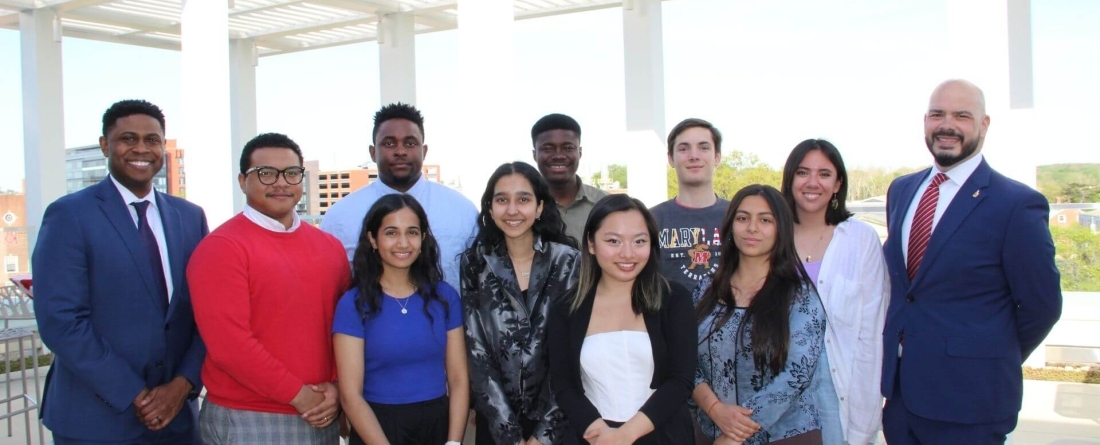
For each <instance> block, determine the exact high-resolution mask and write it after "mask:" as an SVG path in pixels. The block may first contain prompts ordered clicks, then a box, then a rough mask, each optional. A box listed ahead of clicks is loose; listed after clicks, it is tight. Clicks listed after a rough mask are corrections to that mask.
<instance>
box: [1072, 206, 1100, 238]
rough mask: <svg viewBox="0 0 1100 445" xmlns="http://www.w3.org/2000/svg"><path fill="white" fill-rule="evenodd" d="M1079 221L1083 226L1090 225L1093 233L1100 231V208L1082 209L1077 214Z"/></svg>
mask: <svg viewBox="0 0 1100 445" xmlns="http://www.w3.org/2000/svg"><path fill="white" fill-rule="evenodd" d="M1077 223H1078V224H1080V225H1081V227H1088V228H1089V229H1090V230H1092V233H1096V232H1097V231H1100V209H1089V210H1082V211H1081V212H1080V213H1079V214H1078V215H1077Z"/></svg>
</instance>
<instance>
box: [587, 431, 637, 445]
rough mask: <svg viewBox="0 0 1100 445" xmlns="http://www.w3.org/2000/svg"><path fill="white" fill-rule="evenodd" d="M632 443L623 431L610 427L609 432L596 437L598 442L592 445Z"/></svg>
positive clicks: (627, 444) (623, 444) (624, 444)
mask: <svg viewBox="0 0 1100 445" xmlns="http://www.w3.org/2000/svg"><path fill="white" fill-rule="evenodd" d="M632 443H634V441H633V440H630V438H629V437H626V433H624V432H623V430H621V429H618V428H610V427H609V428H608V429H607V431H605V432H603V433H601V434H600V435H599V437H596V441H595V442H592V445H630V444H632Z"/></svg>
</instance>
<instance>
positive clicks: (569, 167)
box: [535, 130, 581, 186]
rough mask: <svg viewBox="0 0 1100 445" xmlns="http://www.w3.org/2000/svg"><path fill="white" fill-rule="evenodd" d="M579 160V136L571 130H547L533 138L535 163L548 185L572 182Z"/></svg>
mask: <svg viewBox="0 0 1100 445" xmlns="http://www.w3.org/2000/svg"><path fill="white" fill-rule="evenodd" d="M580 160H581V138H580V136H577V133H576V132H574V131H572V130H548V131H544V132H542V133H539V135H538V137H537V138H535V163H536V164H538V167H539V173H542V176H543V177H544V178H546V182H548V183H550V185H558V186H560V185H563V184H568V183H570V182H572V181H573V180H574V178H575V177H576V175H577V165H579V163H580Z"/></svg>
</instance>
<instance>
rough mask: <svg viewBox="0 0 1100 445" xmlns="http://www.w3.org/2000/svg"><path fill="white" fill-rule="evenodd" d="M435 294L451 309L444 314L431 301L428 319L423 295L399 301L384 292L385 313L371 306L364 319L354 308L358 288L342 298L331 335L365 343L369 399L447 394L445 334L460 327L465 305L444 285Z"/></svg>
mask: <svg viewBox="0 0 1100 445" xmlns="http://www.w3.org/2000/svg"><path fill="white" fill-rule="evenodd" d="M436 290H437V292H438V293H439V296H440V297H442V298H443V300H444V301H446V302H447V305H448V306H447V310H446V311H444V309H443V304H442V303H440V302H438V301H432V302H431V304H429V305H428V310H429V312H431V314H432V318H430V319H429V318H428V315H427V314H425V313H424V298H423V297H421V296H420V294H419V293H414V294H412V296H410V297H409V298H408V299H405V300H402V301H401V302H400V303H399V302H398V301H397V300H396V299H395V298H393V297H391V296H389V295H385V294H383V297H382V307H381V309H380V310H379V311H378V313H377V314H371V313H370V309H369V307H368V309H367V311H368V312H367V319H366V320H363V318H362V317H360V316H359V311H358V309H357V308H356V307H355V300H356V298H358V297H359V291H358V290H357V289H352V290H349V291H347V293H345V294H344V296H343V297H340V303H338V304H337V306H336V317H335V319H334V320H333V323H332V332H333V333H334V334H345V335H350V336H352V337H357V338H362V339H363V357H364V360H363V361H364V363H363V364H364V370H363V398H364V399H366V401H368V402H374V403H385V404H404V403H416V402H423V401H426V400H432V399H436V398H439V397H442V396H443V395H444V394H446V393H447V368H446V354H447V331H450V330H451V329H454V328H458V327H462V301H461V300H460V299H459V297H458V292H456V291H455V289H454V288H453V287H451V285H449V284H447V283H445V282H441V283H439V286H438V287H437V289H436ZM402 307H405V308H406V309H408V313H407V314H402V313H401V308H402Z"/></svg>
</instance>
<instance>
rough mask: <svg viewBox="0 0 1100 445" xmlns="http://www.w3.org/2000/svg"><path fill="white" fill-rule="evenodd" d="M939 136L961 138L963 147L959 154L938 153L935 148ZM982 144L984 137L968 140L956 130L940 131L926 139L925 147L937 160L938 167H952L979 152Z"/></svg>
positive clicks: (960, 142)
mask: <svg viewBox="0 0 1100 445" xmlns="http://www.w3.org/2000/svg"><path fill="white" fill-rule="evenodd" d="M939 136H947V137H956V138H959V145H960V146H961V147H962V148H961V150H959V154H957V155H956V154H952V153H949V152H943V151H941V152H937V151H936V150H935V149H934V148H933V147H934V146H935V144H936V138H937V137H939ZM981 142H982V136H981V135H980V134H979V135H976V136H975V137H974V139H967V138H966V136H964V135H963V134H962V133H959V132H957V131H955V130H938V131H936V132H934V133H932V135H931V136H927V137H925V138H924V143H925V145H927V146H928V152H929V153H932V157H933V158H934V159H935V160H936V165H939V166H940V167H952V166H954V165H955V164H958V163H960V162H962V161H963V160H965V159H967V158H969V157H970V156H971V155H973V154H974V152H976V151H978V145H979V144H981Z"/></svg>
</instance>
